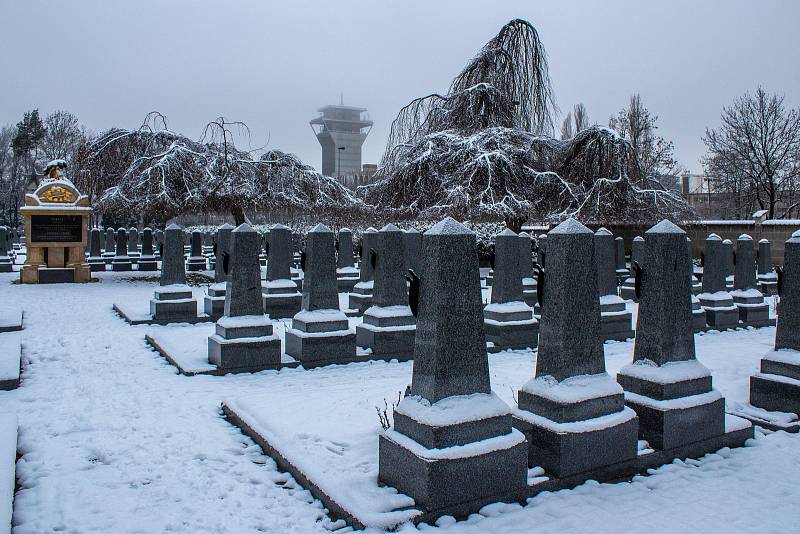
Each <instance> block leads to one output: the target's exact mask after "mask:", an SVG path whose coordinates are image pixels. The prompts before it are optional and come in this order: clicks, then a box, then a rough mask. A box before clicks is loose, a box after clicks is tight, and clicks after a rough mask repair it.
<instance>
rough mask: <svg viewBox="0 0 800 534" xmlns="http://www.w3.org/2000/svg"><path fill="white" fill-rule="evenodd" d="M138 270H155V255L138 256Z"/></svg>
mask: <svg viewBox="0 0 800 534" xmlns="http://www.w3.org/2000/svg"><path fill="white" fill-rule="evenodd" d="M139 270H140V271H157V270H158V263H157V262H156V257H155V256H150V255H148V256H139Z"/></svg>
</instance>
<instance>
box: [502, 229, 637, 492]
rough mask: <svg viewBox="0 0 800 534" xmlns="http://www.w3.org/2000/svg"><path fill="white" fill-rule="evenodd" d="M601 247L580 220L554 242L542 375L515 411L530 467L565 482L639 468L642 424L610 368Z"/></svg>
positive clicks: (542, 327) (556, 233)
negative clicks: (603, 471) (602, 323)
mask: <svg viewBox="0 0 800 534" xmlns="http://www.w3.org/2000/svg"><path fill="white" fill-rule="evenodd" d="M595 240H596V236H593V235H592V231H591V230H589V229H588V228H586V227H585V226H583V225H582V224H581V223H579V222H578V221H576V220H575V219H568V220H566V221H564V222H563V223H561V224H559V225H558V226H557V227H555V228H554V229H553V230H551V231H550V232H549V233H548V235H547V269H546V271H545V277H544V287H543V295H542V298H543V300H544V302H543V305H542V318H541V321H540V323H539V351H538V355H537V358H536V375H535V377H534V378H533V379H532V380H530V381H528V382H527V383H526V384H525V385H524V386H523V387H522V389H521V390H520V391H519V395H518V406H519V408H518V409H517V410H515V411H514V426H515V427H517V428H518V429H519V430H521V431H522V432H523V433H524V434H525V437H526V438H527V439H528V444H529V451H528V465H529V466H541V467H543V468H544V469H545V471H546V472H547V473H549V474H551V475H552V476H555V477H557V478H564V477H569V476H572V475H577V474H579V473H584V472H590V471H593V470H595V469H600V468H604V467H607V466H612V465H615V466H625V468H624V469H623V471H627V470H628V469H635V465H636V458H637V448H638V435H637V434H638V426H639V424H638V419H637V417H636V413H635V412H634V411H633V410H631V409H630V408H627V407H626V406H625V402H624V396H623V390H622V387H621V386H620V385H619V384H617V382H615V381H614V379H612V378H611V377H610V376H609V375H608V374H607V373H606V368H605V359H604V354H603V337H602V334H601V329H600V303H599V301H598V299H597V295H598V289H597V282H598V277H597V263H596V259H595V257H594V256H595V250H596V246H595ZM611 245H612V249H611V250H612V253H613V239H612V243H611ZM612 267H613V264H612ZM578 422H579V423H580V424H576V423H578Z"/></svg>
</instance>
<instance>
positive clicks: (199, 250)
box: [186, 230, 206, 271]
mask: <svg viewBox="0 0 800 534" xmlns="http://www.w3.org/2000/svg"><path fill="white" fill-rule="evenodd" d="M190 246H191V248H190V251H189V259H188V260H187V262H186V270H187V271H204V270H205V269H206V257H205V256H203V232H201V231H199V230H195V231H193V232H192V237H191V242H190Z"/></svg>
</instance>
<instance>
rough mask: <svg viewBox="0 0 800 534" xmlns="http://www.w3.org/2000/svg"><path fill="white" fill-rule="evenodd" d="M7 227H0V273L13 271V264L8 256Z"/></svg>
mask: <svg viewBox="0 0 800 534" xmlns="http://www.w3.org/2000/svg"><path fill="white" fill-rule="evenodd" d="M8 237H9V236H8V227H6V226H0V273H10V272H12V271H13V270H14V269H13V267H12V265H13V262H12V261H11V257H10V256H9V255H8V242H9V239H8Z"/></svg>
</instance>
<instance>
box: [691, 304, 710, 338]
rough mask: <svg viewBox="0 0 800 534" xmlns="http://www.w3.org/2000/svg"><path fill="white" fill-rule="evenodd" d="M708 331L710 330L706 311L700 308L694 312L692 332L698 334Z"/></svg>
mask: <svg viewBox="0 0 800 534" xmlns="http://www.w3.org/2000/svg"><path fill="white" fill-rule="evenodd" d="M706 330H708V324H707V323H706V311H705V310H704V309H703V308H700V307H698V309H696V310H692V331H693V332H694V333H695V334H696V333H698V332H705V331H706Z"/></svg>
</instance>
